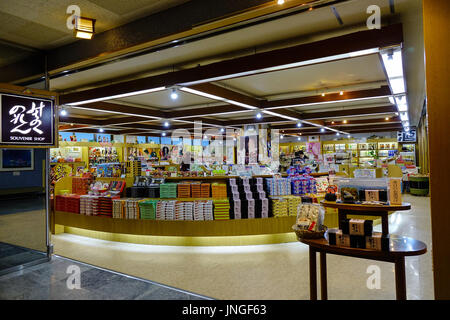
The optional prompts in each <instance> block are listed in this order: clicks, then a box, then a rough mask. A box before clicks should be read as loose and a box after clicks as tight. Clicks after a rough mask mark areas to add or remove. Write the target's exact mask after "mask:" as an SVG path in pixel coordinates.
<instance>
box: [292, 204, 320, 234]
mask: <svg viewBox="0 0 450 320" xmlns="http://www.w3.org/2000/svg"><path fill="white" fill-rule="evenodd" d="M324 216H325V209H324V208H323V206H321V205H320V204H316V203H302V204H300V205H299V206H298V207H297V221H296V224H295V225H293V226H292V229H293V230H294V232H295V234H296V235H297V238H298V239H299V240H301V239H320V238H323V236H324V234H325V231H326V230H327V227H326V226H324V225H323V219H324Z"/></svg>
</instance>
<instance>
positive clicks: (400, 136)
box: [397, 129, 416, 142]
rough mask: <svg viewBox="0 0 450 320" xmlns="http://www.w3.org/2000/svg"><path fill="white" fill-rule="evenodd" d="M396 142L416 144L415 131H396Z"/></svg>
mask: <svg viewBox="0 0 450 320" xmlns="http://www.w3.org/2000/svg"><path fill="white" fill-rule="evenodd" d="M397 141H398V142H416V129H410V130H409V131H408V132H406V131H397Z"/></svg>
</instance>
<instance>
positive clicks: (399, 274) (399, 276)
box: [395, 257, 406, 300]
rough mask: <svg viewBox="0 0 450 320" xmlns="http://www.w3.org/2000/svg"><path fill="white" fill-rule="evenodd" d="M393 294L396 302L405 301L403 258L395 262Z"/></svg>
mask: <svg viewBox="0 0 450 320" xmlns="http://www.w3.org/2000/svg"><path fill="white" fill-rule="evenodd" d="M395 292H396V296H397V300H406V275H405V257H400V258H397V259H396V260H395Z"/></svg>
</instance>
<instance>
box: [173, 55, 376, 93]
mask: <svg viewBox="0 0 450 320" xmlns="http://www.w3.org/2000/svg"><path fill="white" fill-rule="evenodd" d="M378 52H379V49H378V48H371V49H366V50H360V51H354V52H349V53H343V54H337V55H334V56H328V57H323V58H317V59H311V60H306V61H299V62H295V63H289V64H284V65H280V66H275V67H269V68H263V69H258V70H251V71H246V72H240V73H234V74H229V75H226V76H220V77H214V78H209V79H203V80H199V81H192V82H185V83H182V84H181V85H183V86H190V85H194V84H199V83H204V82H215V81H221V80H226V79H231V78H237V77H245V76H251V75H255V74H258V73H263V72H271V71H279V70H284V69H290V68H297V67H302V66H307V65H311V64H317V63H323V62H331V61H336V60H342V59H347V58H354V57H359V56H364V55H369V54H374V53H378Z"/></svg>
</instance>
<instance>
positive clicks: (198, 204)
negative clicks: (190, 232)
mask: <svg viewBox="0 0 450 320" xmlns="http://www.w3.org/2000/svg"><path fill="white" fill-rule="evenodd" d="M193 209H194V210H193V211H194V220H196V221H199V220H205V216H204V214H203V201H194V206H193Z"/></svg>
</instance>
